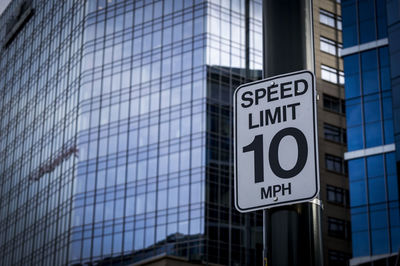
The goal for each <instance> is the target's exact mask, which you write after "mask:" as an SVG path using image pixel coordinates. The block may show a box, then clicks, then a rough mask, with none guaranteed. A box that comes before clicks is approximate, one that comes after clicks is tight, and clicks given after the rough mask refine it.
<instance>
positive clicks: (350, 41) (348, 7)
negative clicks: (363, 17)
mask: <svg viewBox="0 0 400 266" xmlns="http://www.w3.org/2000/svg"><path fill="white" fill-rule="evenodd" d="M355 2H356V1H355V0H350V1H343V2H342V18H343V23H342V25H343V47H345V48H346V47H350V46H353V45H356V44H357V28H356V27H357V17H356V16H354V14H357V10H356V3H355Z"/></svg>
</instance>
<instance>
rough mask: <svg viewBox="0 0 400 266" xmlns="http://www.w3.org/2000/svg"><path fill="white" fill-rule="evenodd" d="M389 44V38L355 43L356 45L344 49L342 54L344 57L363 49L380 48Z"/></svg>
mask: <svg viewBox="0 0 400 266" xmlns="http://www.w3.org/2000/svg"><path fill="white" fill-rule="evenodd" d="M388 44H389V40H388V38H384V39H380V40H376V41H372V42H367V43H363V44H360V45H354V46H351V47H348V48H345V49H342V53H341V55H340V56H341V57H343V56H346V55H351V54H355V53H359V52H363V51H366V50H369V49H374V48H378V47H381V46H385V45H388Z"/></svg>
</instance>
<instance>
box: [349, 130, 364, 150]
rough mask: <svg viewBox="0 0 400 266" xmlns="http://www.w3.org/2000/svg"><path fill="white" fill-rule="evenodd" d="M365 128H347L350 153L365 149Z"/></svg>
mask: <svg viewBox="0 0 400 266" xmlns="http://www.w3.org/2000/svg"><path fill="white" fill-rule="evenodd" d="M363 140H364V138H363V127H362V126H354V127H348V128H347V149H348V150H349V151H354V150H359V149H362V148H363V147H364V141H363Z"/></svg>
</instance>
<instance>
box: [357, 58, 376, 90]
mask: <svg viewBox="0 0 400 266" xmlns="http://www.w3.org/2000/svg"><path fill="white" fill-rule="evenodd" d="M377 68H378V62H377V53H376V50H370V51H367V52H363V53H362V54H361V69H362V86H363V93H364V94H370V93H374V92H378V89H379V86H378V71H377Z"/></svg>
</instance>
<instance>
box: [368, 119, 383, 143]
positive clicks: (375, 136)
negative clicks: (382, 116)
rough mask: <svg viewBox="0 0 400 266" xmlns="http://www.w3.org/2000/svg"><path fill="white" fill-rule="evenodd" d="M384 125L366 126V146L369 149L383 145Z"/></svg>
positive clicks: (378, 123)
mask: <svg viewBox="0 0 400 266" xmlns="http://www.w3.org/2000/svg"><path fill="white" fill-rule="evenodd" d="M382 144H383V142H382V123H381V122H377V123H370V124H366V125H365V146H366V147H367V148H370V147H374V146H379V145H382Z"/></svg>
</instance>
